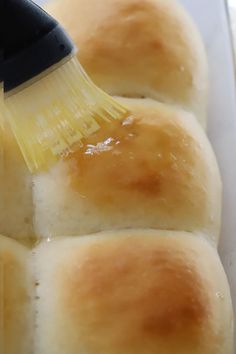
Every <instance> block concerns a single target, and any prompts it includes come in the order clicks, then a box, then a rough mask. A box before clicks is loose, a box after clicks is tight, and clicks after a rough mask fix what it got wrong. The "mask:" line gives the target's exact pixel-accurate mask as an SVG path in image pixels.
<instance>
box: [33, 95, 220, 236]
mask: <svg viewBox="0 0 236 354" xmlns="http://www.w3.org/2000/svg"><path fill="white" fill-rule="evenodd" d="M122 102H123V103H125V104H127V105H128V107H130V109H131V115H130V117H128V118H127V119H126V120H125V121H123V122H116V123H115V124H110V125H105V126H103V127H102V128H101V129H100V131H98V132H97V133H96V134H94V135H92V136H91V137H90V138H88V139H87V140H85V141H84V145H83V147H81V148H80V149H79V150H77V151H76V152H75V153H73V154H71V155H69V156H68V157H67V158H66V159H65V160H64V161H62V162H60V163H59V164H57V165H56V166H55V167H53V168H52V169H51V170H50V171H49V172H48V173H43V174H40V175H38V176H35V177H34V181H33V182H34V191H33V194H34V204H35V228H36V232H37V233H38V234H39V235H40V236H42V237H57V236H63V235H71V236H73V235H83V234H87V233H92V232H97V231H102V230H109V229H120V228H137V227H141V228H145V227H151V228H156V229H165V230H166V229H169V230H170V229H172V230H186V231H191V232H197V233H205V234H207V235H209V236H210V237H211V238H212V240H213V241H214V242H215V243H217V240H218V236H219V231H220V216H221V215H220V214H221V180H220V176H219V170H218V167H217V163H216V159H215V156H214V153H213V151H212V148H211V146H210V143H209V141H208V139H207V137H206V136H205V133H204V132H203V131H202V129H201V127H200V125H199V124H198V123H197V121H196V119H195V118H194V116H193V115H191V114H190V113H187V112H185V111H182V110H179V109H176V108H173V107H170V106H167V105H164V104H160V103H157V102H155V101H151V100H133V99H126V100H125V99H123V100H122Z"/></svg>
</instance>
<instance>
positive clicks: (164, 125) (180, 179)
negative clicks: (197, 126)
mask: <svg viewBox="0 0 236 354" xmlns="http://www.w3.org/2000/svg"><path fill="white" fill-rule="evenodd" d="M153 118H154V117H150V119H145V120H144V119H142V117H141V116H139V115H137V114H134V115H131V116H130V117H128V118H127V119H126V120H124V121H123V122H120V121H116V122H113V123H110V124H106V125H104V126H103V127H102V128H101V129H100V130H99V131H98V132H97V133H95V134H94V135H92V136H90V137H88V138H87V139H86V140H85V141H84V144H83V146H82V147H80V148H79V149H77V150H76V151H75V152H73V153H72V154H70V155H69V157H67V159H69V160H70V161H71V163H70V164H69V166H70V167H69V179H70V184H71V187H72V188H73V189H74V190H75V191H76V192H78V193H79V194H80V195H81V196H82V197H84V198H87V199H88V200H89V201H91V202H93V203H95V204H96V205H98V206H99V207H102V208H106V207H109V208H112V207H114V208H116V207H117V206H119V207H126V206H127V205H131V206H132V204H134V205H135V203H137V202H138V203H141V202H142V200H144V199H147V198H148V199H150V200H155V201H156V202H157V203H159V204H160V203H161V204H162V207H163V206H165V205H166V207H167V208H171V207H175V206H176V203H178V204H179V203H181V202H183V201H184V200H186V192H187V191H188V182H190V181H191V179H193V178H194V176H193V175H194V173H193V170H194V165H195V162H196V161H195V160H194V151H193V150H194V149H195V146H194V145H195V142H194V141H193V139H192V138H191V136H189V135H188V134H187V133H186V131H185V130H184V129H183V128H182V127H181V126H179V125H178V123H176V122H173V120H170V119H166V120H164V119H157V117H155V119H153ZM195 155H196V154H195Z"/></svg>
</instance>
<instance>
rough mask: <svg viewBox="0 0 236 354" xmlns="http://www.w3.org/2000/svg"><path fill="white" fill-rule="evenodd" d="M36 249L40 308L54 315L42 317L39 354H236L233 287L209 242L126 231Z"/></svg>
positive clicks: (147, 232)
mask: <svg viewBox="0 0 236 354" xmlns="http://www.w3.org/2000/svg"><path fill="white" fill-rule="evenodd" d="M47 246H48V245H47ZM36 253H37V257H38V258H37V261H36V263H37V265H38V266H39V268H38V269H39V275H40V274H41V275H42V278H41V282H40V283H41V284H40V286H39V297H40V299H39V311H42V313H41V316H42V314H44V315H46V314H48V316H49V318H50V320H49V323H44V322H43V319H44V321H45V320H46V319H45V318H44V317H43V316H42V317H41V319H40V321H39V332H38V333H39V338H38V340H39V342H40V346H39V347H40V348H41V350H40V351H39V353H37V354H41V353H44V354H48V353H49V348H50V347H52V346H53V348H54V349H55V353H58V354H60V353H63V351H65V348H67V351H68V353H70V354H76V353H78V352H80V351H84V352H86V353H88V354H102V353H109V354H111V353H112V354H123V353H126V354H146V353H149V354H156V353H157V352H161V353H162V354H170V353H173V352H174V353H177V354H189V353H191V354H221V353H224V354H232V353H231V351H230V348H231V347H232V336H231V335H232V327H231V318H230V311H231V302H230V297H229V290H228V286H227V282H226V279H225V276H224V273H223V270H222V267H221V265H220V262H219V259H218V258H217V254H216V252H215V250H214V249H213V248H211V246H209V245H208V243H207V242H206V241H204V240H201V239H200V238H198V237H193V236H191V234H187V233H176V232H172V233H171V232H169V233H168V232H165V231H147V230H145V231H123V232H120V233H117V234H114V233H111V234H110V235H101V236H94V235H93V236H92V237H86V238H82V239H81V238H77V239H72V238H69V239H64V240H62V241H56V242H53V243H52V244H51V245H49V249H48V248H47V247H45V245H44V246H41V248H39V251H37V252H36ZM54 256H56V258H57V259H56V260H53V261H52V263H51V260H52V259H53V258H52V257H54ZM201 257H207V260H206V261H205V260H203V261H201V260H200V259H201ZM43 262H46V264H47V267H48V275H46V274H43V273H41V271H42V269H46V268H45V265H43ZM215 273H216V274H217V275H216V274H215ZM49 284H50V285H51V289H52V291H53V296H54V302H53V303H52V302H51V301H50V300H49V301H48V299H47V296H45V292H44V291H45V289H47V287H48V285H49ZM217 294H219V296H218V297H217ZM222 298H223V299H224V300H223V301H222ZM48 303H49V306H48ZM47 311H49V312H47ZM224 316H225V317H224ZM44 325H45V326H46V328H44ZM42 328H43V331H42V332H41V330H42ZM61 333H63V336H61ZM40 335H41V336H42V335H43V337H40ZM54 338H57V341H58V342H57V341H56V342H55V341H54ZM222 349H223V350H222ZM58 350H59V351H58Z"/></svg>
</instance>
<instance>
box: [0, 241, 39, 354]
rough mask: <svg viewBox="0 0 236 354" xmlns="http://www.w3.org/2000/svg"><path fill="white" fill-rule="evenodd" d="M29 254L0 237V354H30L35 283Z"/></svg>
mask: <svg viewBox="0 0 236 354" xmlns="http://www.w3.org/2000/svg"><path fill="white" fill-rule="evenodd" d="M30 258H31V257H30V252H29V250H28V249H27V248H25V247H24V246H22V245H20V244H19V243H18V242H17V241H14V240H11V239H10V238H7V237H4V236H0V353H1V354H32V350H33V349H32V346H33V332H34V321H33V311H34V310H33V300H34V283H33V276H32V273H31V270H32V267H31V264H30Z"/></svg>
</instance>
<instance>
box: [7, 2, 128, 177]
mask: <svg viewBox="0 0 236 354" xmlns="http://www.w3.org/2000/svg"><path fill="white" fill-rule="evenodd" d="M4 16H5V17H6V23H8V24H9V28H7V33H6V38H5V44H4V50H5V52H4V66H3V67H4V75H3V76H4V93H5V105H6V107H7V111H8V119H9V122H10V126H11V129H12V131H13V133H14V136H15V138H16V140H17V142H18V144H19V146H20V149H21V151H22V154H23V156H24V159H25V161H26V164H27V166H28V168H29V170H30V171H31V172H37V171H42V170H45V169H47V168H48V167H49V166H50V164H52V163H53V162H54V161H56V160H57V159H58V158H60V156H63V155H67V154H69V153H70V152H71V151H73V149H75V148H76V146H77V145H79V144H81V143H82V141H83V138H85V137H87V136H89V135H90V134H93V133H94V132H96V131H97V130H98V129H99V128H101V126H102V125H103V122H109V124H112V120H113V119H122V118H125V117H126V116H127V115H128V110H127V109H126V108H125V107H123V106H121V105H120V104H119V103H118V102H116V101H115V100H114V99H113V98H112V97H110V96H109V95H107V94H106V93H105V92H103V91H102V90H101V89H99V88H98V87H97V86H96V85H95V84H94V83H93V82H92V81H91V79H90V78H89V77H88V76H87V74H86V73H85V71H84V70H83V68H82V66H81V65H80V63H79V61H78V60H77V58H76V56H75V52H76V51H75V47H74V44H73V43H72V41H71V39H70V38H69V36H68V35H67V33H66V32H65V31H64V30H63V28H62V27H61V26H60V24H59V23H58V22H57V21H56V20H54V19H53V18H52V17H51V16H49V15H48V14H47V13H46V12H45V11H44V10H42V9H41V8H40V7H39V6H37V5H36V4H35V3H33V2H32V1H30V0H7V1H6V5H5V15H4ZM95 60H96V58H95Z"/></svg>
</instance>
